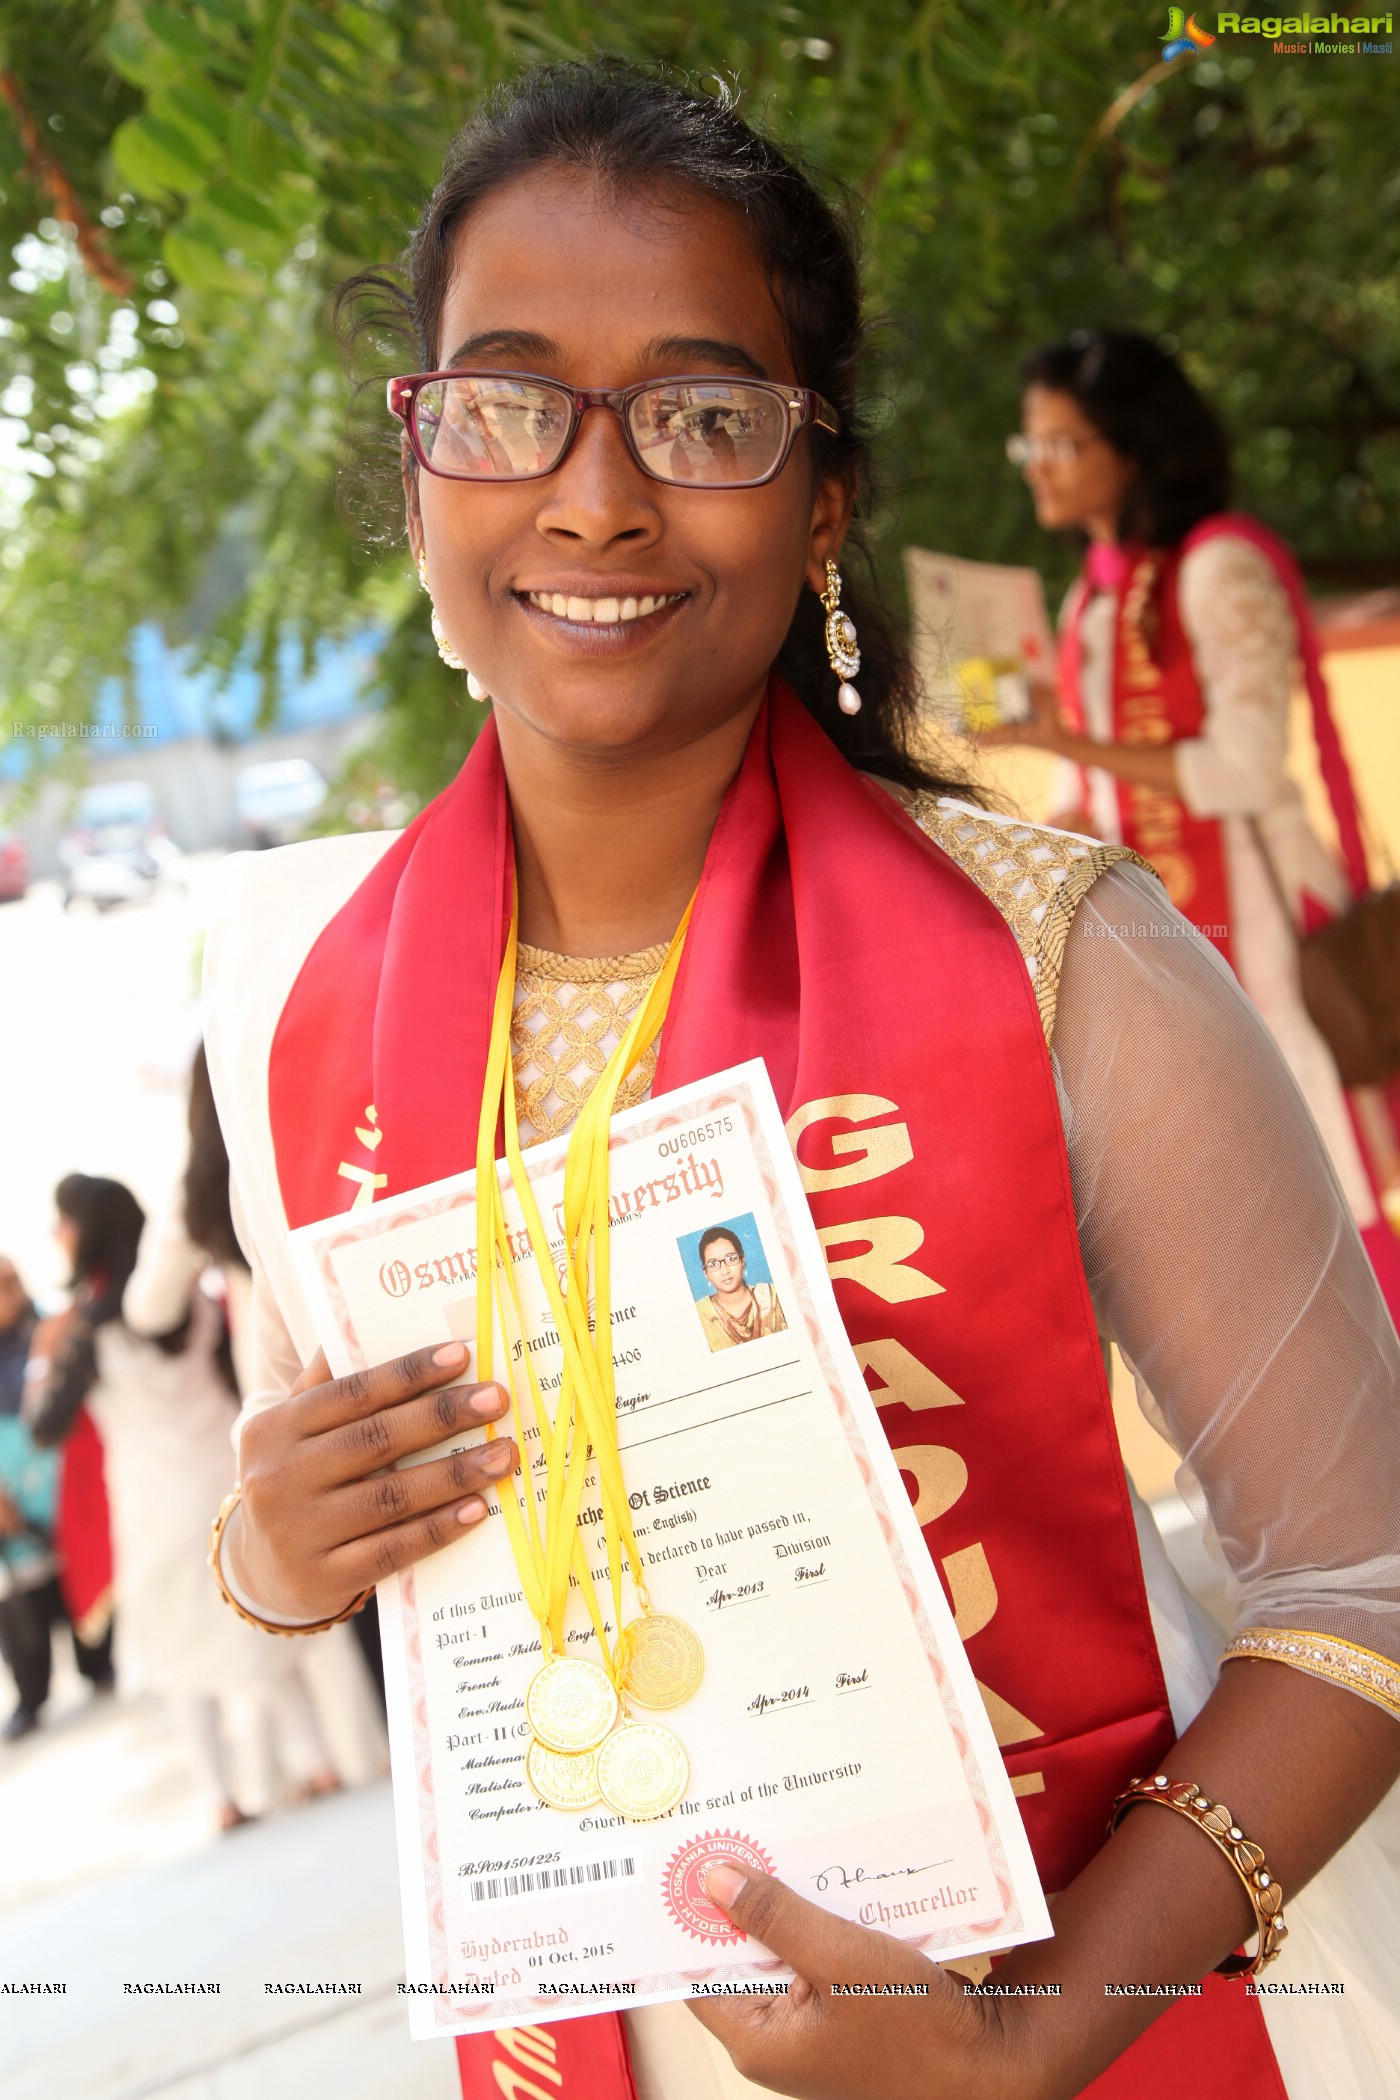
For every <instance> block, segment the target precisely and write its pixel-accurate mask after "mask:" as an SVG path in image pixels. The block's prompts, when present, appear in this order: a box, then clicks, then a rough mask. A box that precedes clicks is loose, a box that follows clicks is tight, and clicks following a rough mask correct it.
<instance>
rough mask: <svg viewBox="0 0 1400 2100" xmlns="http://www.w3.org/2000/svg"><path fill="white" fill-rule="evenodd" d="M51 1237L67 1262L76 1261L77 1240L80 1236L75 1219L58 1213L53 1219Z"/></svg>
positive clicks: (62, 1212)
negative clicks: (64, 1255)
mask: <svg viewBox="0 0 1400 2100" xmlns="http://www.w3.org/2000/svg"><path fill="white" fill-rule="evenodd" d="M53 1236H54V1238H55V1239H56V1240H57V1241H58V1244H59V1246H60V1247H61V1248H62V1249H63V1252H64V1253H65V1254H66V1255H67V1257H68V1259H69V1261H70V1262H74V1261H76V1260H77V1258H78V1240H79V1238H80V1236H81V1235H80V1230H79V1227H78V1224H77V1221H76V1219H73V1218H70V1217H69V1216H68V1215H67V1213H66V1212H65V1211H59V1213H58V1214H57V1216H56V1217H55V1219H54V1227H53Z"/></svg>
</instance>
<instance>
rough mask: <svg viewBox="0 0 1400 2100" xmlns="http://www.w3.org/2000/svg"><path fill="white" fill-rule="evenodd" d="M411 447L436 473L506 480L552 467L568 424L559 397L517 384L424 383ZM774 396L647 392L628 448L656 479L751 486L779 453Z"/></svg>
mask: <svg viewBox="0 0 1400 2100" xmlns="http://www.w3.org/2000/svg"><path fill="white" fill-rule="evenodd" d="M414 415H415V424H416V428H417V432H418V442H419V443H420V445H421V446H422V447H423V450H424V452H425V454H426V455H427V457H428V459H429V460H430V461H431V463H432V466H433V468H434V470H435V472H437V473H439V474H460V475H466V476H468V477H470V478H471V479H472V480H481V481H490V480H514V479H517V478H520V477H522V476H526V475H534V474H548V473H549V472H550V471H551V469H552V468H554V467H556V466H558V464H559V461H560V459H561V458H562V457H563V453H564V447H565V445H566V444H567V442H568V436H569V428H570V425H571V422H572V420H573V415H572V404H571V401H570V398H569V396H568V394H566V393H565V392H563V391H562V390H556V389H555V388H554V387H550V386H545V385H542V384H540V383H538V382H531V381H529V380H521V379H496V378H490V377H488V378H482V377H478V376H475V375H471V374H465V373H464V374H463V375H462V377H461V378H454V379H434V380H430V381H429V383H428V384H427V385H426V386H424V387H422V388H421V389H420V390H419V393H418V396H417V399H416V402H415V406H414ZM788 421H789V419H788V410H787V407H786V404H785V402H784V401H783V399H782V397H781V396H780V395H778V394H776V393H768V392H766V391H765V390H764V389H763V388H762V387H756V386H746V385H745V384H744V382H743V381H742V380H719V379H705V380H691V381H687V382H686V383H685V384H683V385H679V386H678V385H676V384H674V383H669V384H662V385H658V386H653V387H647V388H646V389H645V391H644V392H642V393H640V394H637V395H635V396H634V397H633V399H632V400H631V401H630V402H629V403H628V407H627V423H628V429H629V432H630V434H631V438H632V442H633V444H634V445H635V446H636V449H637V453H638V455H639V457H640V459H641V462H642V464H643V466H644V467H645V469H646V471H647V473H648V474H651V475H654V476H655V478H656V479H657V480H658V481H671V482H687V481H688V482H700V483H707V484H710V485H714V484H722V483H724V482H744V481H757V480H759V479H760V478H761V477H762V476H763V475H764V474H767V473H769V472H771V471H772V469H773V468H774V467H775V466H776V464H777V462H778V461H779V459H780V458H781V457H782V452H783V447H784V445H785V443H786V442H787V435H788Z"/></svg>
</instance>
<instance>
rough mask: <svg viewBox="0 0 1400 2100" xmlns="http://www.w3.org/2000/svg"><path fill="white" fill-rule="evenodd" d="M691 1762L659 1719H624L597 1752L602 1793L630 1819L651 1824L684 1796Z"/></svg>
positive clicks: (614, 1807) (676, 1738)
mask: <svg viewBox="0 0 1400 2100" xmlns="http://www.w3.org/2000/svg"><path fill="white" fill-rule="evenodd" d="M689 1784H690V1760H689V1758H688V1757H687V1756H686V1754H685V1748H684V1745H683V1744H682V1742H681V1740H680V1737H679V1736H675V1735H672V1733H671V1731H670V1729H669V1728H663V1727H662V1726H661V1724H660V1723H659V1722H658V1721H624V1722H623V1724H622V1726H621V1727H620V1728H617V1729H614V1731H613V1733H612V1734H611V1735H610V1736H609V1737H608V1739H607V1741H606V1742H605V1743H604V1745H603V1747H602V1749H601V1750H600V1751H599V1752H598V1791H599V1793H600V1794H601V1795H602V1797H603V1799H604V1800H605V1801H606V1802H607V1804H608V1807H609V1808H610V1809H612V1810H614V1812H615V1813H616V1814H617V1815H619V1816H626V1818H627V1819H628V1821H629V1822H631V1823H649V1822H650V1821H652V1819H653V1818H654V1817H656V1816H664V1815H665V1814H666V1812H667V1810H668V1809H672V1808H674V1807H675V1805H676V1803H677V1802H678V1801H680V1800H683V1799H684V1796H685V1790H686V1788H687V1786H688V1785H689Z"/></svg>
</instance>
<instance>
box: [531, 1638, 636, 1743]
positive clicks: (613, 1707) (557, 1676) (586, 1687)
mask: <svg viewBox="0 0 1400 2100" xmlns="http://www.w3.org/2000/svg"><path fill="white" fill-rule="evenodd" d="M525 1718H526V1719H527V1720H528V1722H529V1723H530V1726H531V1728H532V1729H533V1730H534V1732H535V1734H536V1736H538V1738H539V1740H540V1741H541V1742H542V1743H543V1744H544V1746H545V1748H546V1750H566V1751H570V1752H572V1753H574V1754H577V1753H578V1752H579V1751H581V1750H594V1749H596V1748H597V1746H598V1744H599V1743H601V1742H602V1740H603V1737H604V1736H605V1735H606V1734H607V1732H608V1730H609V1729H610V1728H611V1727H612V1725H613V1723H614V1721H615V1720H616V1719H617V1693H616V1692H615V1691H614V1690H613V1686H612V1679H611V1678H610V1677H609V1676H608V1674H607V1671H606V1670H600V1669H599V1667H598V1665H597V1663H591V1662H584V1661H582V1659H581V1658H579V1657H578V1656H573V1655H559V1656H556V1657H555V1658H554V1660H553V1661H552V1662H547V1663H546V1664H545V1666H544V1668H543V1669H542V1670H538V1671H536V1673H535V1675H534V1677H532V1678H531V1680H530V1689H529V1690H528V1692H526V1694H525Z"/></svg>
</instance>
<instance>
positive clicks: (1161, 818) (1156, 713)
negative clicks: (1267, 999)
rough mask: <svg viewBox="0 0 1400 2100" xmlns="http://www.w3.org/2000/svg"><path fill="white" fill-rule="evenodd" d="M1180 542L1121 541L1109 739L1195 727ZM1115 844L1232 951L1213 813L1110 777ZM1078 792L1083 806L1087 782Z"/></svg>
mask: <svg viewBox="0 0 1400 2100" xmlns="http://www.w3.org/2000/svg"><path fill="white" fill-rule="evenodd" d="M1181 551H1182V550H1181V549H1179V548H1178V549H1175V550H1173V551H1172V552H1170V553H1167V554H1163V553H1157V552H1152V551H1149V550H1147V549H1145V548H1134V549H1125V550H1124V552H1125V554H1126V555H1127V558H1128V559H1127V572H1126V575H1125V578H1124V582H1123V587H1122V589H1121V590H1120V591H1119V593H1118V606H1117V613H1116V617H1115V620H1114V629H1113V740H1114V742H1115V743H1120V744H1148V745H1150V744H1174V743H1178V742H1180V741H1181V740H1182V739H1183V738H1185V737H1193V736H1198V735H1199V734H1200V731H1201V726H1202V724H1203V722H1204V721H1205V699H1204V696H1203V695H1202V692H1201V686H1200V680H1199V679H1198V678H1197V676H1196V667H1195V664H1194V662H1193V661H1192V656H1191V645H1190V643H1189V642H1188V640H1187V638H1186V634H1185V630H1184V629H1183V627H1182V624H1181V614H1180V609H1179V606H1178V603H1177V589H1176V580H1177V571H1178V569H1179V568H1180V566H1181ZM1090 595H1091V593H1090V591H1089V589H1088V587H1087V584H1081V585H1080V586H1079V587H1078V589H1077V591H1076V594H1075V597H1074V601H1073V603H1072V605H1071V608H1070V613H1069V617H1068V619H1067V620H1066V622H1065V625H1064V629H1063V631H1062V633H1061V636H1060V689H1061V693H1062V695H1063V699H1064V706H1065V714H1066V716H1067V717H1068V719H1069V721H1070V724H1071V726H1072V727H1073V728H1074V729H1075V730H1077V731H1078V733H1079V734H1080V735H1081V736H1082V735H1083V733H1084V703H1083V697H1082V695H1081V693H1080V689H1079V665H1080V629H1081V627H1082V624H1083V619H1084V613H1085V609H1086V608H1087V606H1088V604H1089V600H1090ZM1115 787H1116V790H1117V796H1118V820H1119V824H1120V827H1121V830H1122V837H1123V843H1124V845H1125V846H1131V847H1132V848H1133V851H1134V852H1135V853H1140V854H1141V855H1142V857H1143V859H1144V860H1149V861H1151V863H1152V865H1153V867H1154V868H1155V869H1156V870H1157V873H1158V874H1159V875H1160V876H1161V878H1162V881H1163V884H1164V885H1165V887H1166V892H1167V895H1168V896H1169V897H1170V898H1171V901H1172V903H1173V904H1174V905H1175V906H1176V908H1177V910H1178V911H1179V912H1184V913H1185V915H1186V917H1187V918H1188V919H1190V920H1191V921H1192V923H1193V924H1194V925H1196V926H1199V927H1200V929H1201V931H1202V933H1204V934H1205V936H1206V938H1207V939H1208V940H1211V941H1213V942H1214V943H1215V945H1216V947H1217V948H1218V949H1219V950H1220V952H1221V954H1222V955H1223V956H1224V957H1225V959H1226V961H1227V962H1228V961H1229V960H1230V896H1229V890H1228V887H1227V884H1226V879H1225V842H1224V834H1223V832H1222V830H1221V826H1220V820H1219V818H1217V817H1195V816H1192V814H1191V812H1190V810H1189V809H1188V808H1187V807H1186V804H1185V803H1184V802H1183V801H1182V800H1181V798H1180V797H1179V796H1178V795H1170V794H1164V793H1163V792H1161V790H1159V789H1157V788H1148V787H1139V786H1137V785H1135V784H1133V783H1130V782H1128V781H1125V780H1120V781H1117V782H1116V783H1115ZM1081 792H1082V795H1083V800H1084V803H1085V806H1086V808H1087V805H1088V799H1089V796H1088V782H1087V780H1084V779H1083V778H1082V774H1081Z"/></svg>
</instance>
